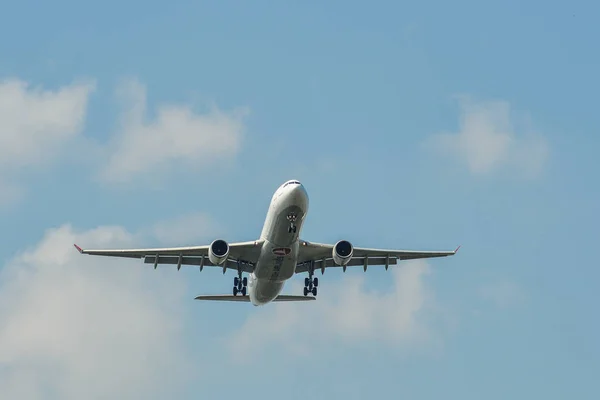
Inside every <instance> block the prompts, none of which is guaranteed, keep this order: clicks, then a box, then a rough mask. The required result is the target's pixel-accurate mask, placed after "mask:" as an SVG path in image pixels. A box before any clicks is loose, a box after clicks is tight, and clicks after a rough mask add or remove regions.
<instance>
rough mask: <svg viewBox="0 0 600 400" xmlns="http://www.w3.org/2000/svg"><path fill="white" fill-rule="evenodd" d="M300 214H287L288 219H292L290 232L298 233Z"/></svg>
mask: <svg viewBox="0 0 600 400" xmlns="http://www.w3.org/2000/svg"><path fill="white" fill-rule="evenodd" d="M297 218H298V216H297V215H296V214H294V213H290V214H288V216H287V220H288V221H290V226H289V228H288V233H296V219H297Z"/></svg>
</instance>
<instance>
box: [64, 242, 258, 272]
mask: <svg viewBox="0 0 600 400" xmlns="http://www.w3.org/2000/svg"><path fill="white" fill-rule="evenodd" d="M261 245H262V242H261V241H251V242H239V243H229V256H228V258H227V261H226V262H225V263H224V264H223V265H214V264H213V263H212V262H211V261H210V260H209V258H208V251H209V247H210V245H204V246H190V247H165V248H147V249H143V248H141V249H102V250H88V249H82V248H81V247H79V246H78V245H76V244H75V245H74V246H75V248H76V249H77V250H78V251H79V252H80V253H81V254H89V255H93V256H106V257H124V258H138V259H143V260H144V263H146V264H154V268H156V267H157V265H158V264H172V265H177V269H179V268H181V266H182V265H193V266H198V267H200V268H201V269H202V268H203V267H205V266H206V267H220V268H223V273H225V270H226V269H233V270H236V271H237V269H238V263H239V265H240V268H241V269H242V271H243V272H252V271H253V270H254V266H255V265H256V262H257V260H258V257H259V255H260V249H261Z"/></svg>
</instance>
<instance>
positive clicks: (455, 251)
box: [454, 244, 462, 254]
mask: <svg viewBox="0 0 600 400" xmlns="http://www.w3.org/2000/svg"><path fill="white" fill-rule="evenodd" d="M460 246H462V244H461V245H459V246H458V247H457V248H456V250H454V254H456V253H457V252H458V249H460Z"/></svg>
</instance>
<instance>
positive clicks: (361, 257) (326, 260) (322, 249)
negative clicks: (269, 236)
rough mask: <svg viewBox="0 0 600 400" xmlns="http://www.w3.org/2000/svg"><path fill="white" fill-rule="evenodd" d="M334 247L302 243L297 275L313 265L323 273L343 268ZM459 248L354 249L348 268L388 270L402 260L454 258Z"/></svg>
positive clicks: (331, 245)
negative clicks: (334, 268)
mask: <svg viewBox="0 0 600 400" xmlns="http://www.w3.org/2000/svg"><path fill="white" fill-rule="evenodd" d="M334 246H335V245H334V244H323V243H311V242H307V241H301V242H300V257H299V258H298V264H297V266H296V273H297V274H299V273H303V272H307V271H308V270H309V269H310V268H311V265H312V266H313V268H314V270H317V269H320V270H321V273H324V272H325V268H331V267H341V266H340V265H337V264H336V263H335V262H334V261H333V257H332V252H333V247H334ZM459 248H460V246H458V247H457V248H456V250H452V251H419V250H391V249H389V250H388V249H369V248H363V247H354V251H353V254H352V258H351V259H350V261H349V262H348V264H347V266H348V267H351V266H362V267H363V269H364V270H365V271H366V270H367V267H368V266H370V265H384V266H385V268H386V269H387V268H388V266H389V265H396V264H398V261H401V260H414V259H418V258H434V257H447V256H453V255H454V254H456V252H457V251H458V249H459ZM344 270H345V268H344Z"/></svg>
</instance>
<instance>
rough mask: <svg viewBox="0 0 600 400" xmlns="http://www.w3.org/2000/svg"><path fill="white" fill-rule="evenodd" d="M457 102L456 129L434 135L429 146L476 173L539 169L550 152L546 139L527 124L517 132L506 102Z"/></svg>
mask: <svg viewBox="0 0 600 400" xmlns="http://www.w3.org/2000/svg"><path fill="white" fill-rule="evenodd" d="M460 105H461V119H460V130H459V132H457V133H440V134H437V135H434V136H433V137H431V138H429V140H428V141H427V144H428V145H430V146H431V147H433V148H434V149H435V150H437V151H439V152H440V153H442V154H448V155H451V156H454V157H456V158H457V159H459V160H460V161H461V162H464V163H466V165H467V166H468V168H469V170H470V171H471V172H472V173H473V174H475V175H485V174H489V173H492V172H493V171H496V170H498V169H500V168H502V167H510V168H512V169H514V171H516V173H517V174H519V175H522V176H527V177H534V176H536V175H538V174H539V173H540V172H541V170H542V168H543V166H544V163H545V162H546V159H547V157H548V153H549V146H548V144H547V142H546V139H545V138H544V137H543V136H541V135H540V134H537V133H535V132H534V131H532V130H531V129H525V128H526V127H525V128H524V129H522V132H520V133H519V134H517V133H516V129H515V126H514V120H513V118H511V112H510V105H509V104H508V103H507V102H505V101H489V102H480V103H476V102H473V101H471V100H470V99H468V98H461V99H460Z"/></svg>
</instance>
